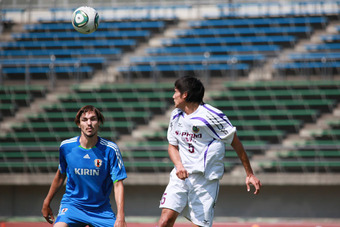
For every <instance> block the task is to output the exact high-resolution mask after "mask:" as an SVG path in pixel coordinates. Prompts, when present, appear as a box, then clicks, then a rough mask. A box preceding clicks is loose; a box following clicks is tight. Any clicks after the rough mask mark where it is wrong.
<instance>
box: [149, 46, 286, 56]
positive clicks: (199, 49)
mask: <svg viewBox="0 0 340 227" xmlns="http://www.w3.org/2000/svg"><path fill="white" fill-rule="evenodd" d="M280 50H281V48H280V46H278V45H239V46H238V45H235V46H180V47H151V48H147V49H146V53H147V54H149V55H169V54H204V53H212V54H222V53H224V54H225V53H241V52H261V54H262V52H278V51H280Z"/></svg>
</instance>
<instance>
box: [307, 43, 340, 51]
mask: <svg viewBox="0 0 340 227" xmlns="http://www.w3.org/2000/svg"><path fill="white" fill-rule="evenodd" d="M305 48H306V50H307V51H339V50H340V43H322V44H307V45H305Z"/></svg>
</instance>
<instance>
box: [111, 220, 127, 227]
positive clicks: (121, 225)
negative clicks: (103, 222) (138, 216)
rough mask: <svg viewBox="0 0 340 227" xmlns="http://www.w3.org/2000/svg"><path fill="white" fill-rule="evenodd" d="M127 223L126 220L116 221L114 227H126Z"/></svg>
mask: <svg viewBox="0 0 340 227" xmlns="http://www.w3.org/2000/svg"><path fill="white" fill-rule="evenodd" d="M126 226H127V225H126V222H125V219H117V220H116V221H115V225H114V227H126Z"/></svg>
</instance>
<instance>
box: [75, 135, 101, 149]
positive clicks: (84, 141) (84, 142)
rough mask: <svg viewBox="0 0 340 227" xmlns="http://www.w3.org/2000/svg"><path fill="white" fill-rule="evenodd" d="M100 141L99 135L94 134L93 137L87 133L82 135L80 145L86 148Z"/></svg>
mask: <svg viewBox="0 0 340 227" xmlns="http://www.w3.org/2000/svg"><path fill="white" fill-rule="evenodd" d="M97 142H98V136H97V135H94V136H92V137H88V136H86V135H81V136H80V139H79V143H80V146H82V147H83V148H85V149H90V148H92V147H94V146H95V145H96V144H97Z"/></svg>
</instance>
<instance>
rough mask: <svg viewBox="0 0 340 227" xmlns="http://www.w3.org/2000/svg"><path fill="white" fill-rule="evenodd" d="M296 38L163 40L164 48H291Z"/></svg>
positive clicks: (259, 37)
mask: <svg viewBox="0 0 340 227" xmlns="http://www.w3.org/2000/svg"><path fill="white" fill-rule="evenodd" d="M295 41H296V38H295V37H294V36H241V37H204V38H203V37H201V38H196V37H195V38H176V39H162V40H161V44H162V45H163V46H174V45H179V46H185V45H222V46H223V45H232V44H233V45H237V44H239V45H240V44H244V45H245V44H281V45H288V46H291V45H293V44H294V43H295Z"/></svg>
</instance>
